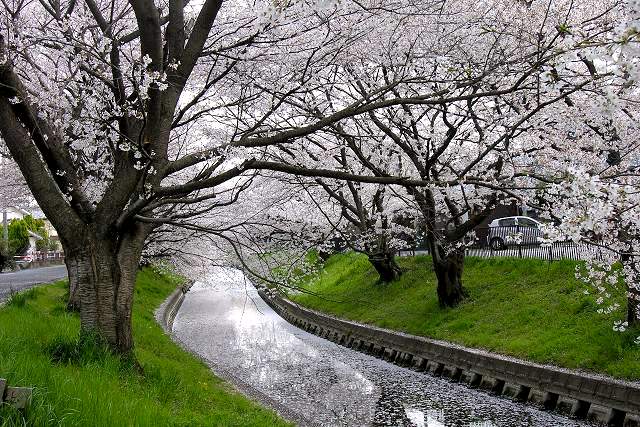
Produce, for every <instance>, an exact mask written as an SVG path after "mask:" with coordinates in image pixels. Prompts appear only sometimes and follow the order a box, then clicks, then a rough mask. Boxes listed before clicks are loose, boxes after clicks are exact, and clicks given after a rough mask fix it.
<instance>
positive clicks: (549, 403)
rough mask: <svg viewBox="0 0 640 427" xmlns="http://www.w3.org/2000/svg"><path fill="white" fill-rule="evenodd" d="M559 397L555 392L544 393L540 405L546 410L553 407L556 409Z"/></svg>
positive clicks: (551, 409) (550, 409)
mask: <svg viewBox="0 0 640 427" xmlns="http://www.w3.org/2000/svg"><path fill="white" fill-rule="evenodd" d="M559 398H560V396H558V394H557V393H551V392H546V393H544V396H543V397H542V405H543V406H544V409H546V410H547V411H553V410H554V409H556V406H557V405H558V399H559Z"/></svg>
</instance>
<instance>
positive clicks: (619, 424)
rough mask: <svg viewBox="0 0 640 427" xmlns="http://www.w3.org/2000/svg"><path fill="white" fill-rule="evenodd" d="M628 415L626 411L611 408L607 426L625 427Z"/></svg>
mask: <svg viewBox="0 0 640 427" xmlns="http://www.w3.org/2000/svg"><path fill="white" fill-rule="evenodd" d="M626 415H627V414H626V412H624V411H621V410H619V409H616V408H611V410H610V411H609V419H608V420H607V425H609V426H611V427H623V425H624V419H625V418H626Z"/></svg>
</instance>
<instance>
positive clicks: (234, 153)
mask: <svg viewBox="0 0 640 427" xmlns="http://www.w3.org/2000/svg"><path fill="white" fill-rule="evenodd" d="M3 4H4V6H5V7H4V10H2V11H0V20H1V24H0V25H1V26H2V28H1V33H2V38H1V39H0V135H2V138H3V140H4V142H5V143H6V146H7V148H8V150H9V152H10V154H11V156H12V158H13V160H14V161H15V162H16V163H17V164H18V166H19V167H20V170H21V171H22V174H23V175H24V177H25V180H26V182H27V184H28V186H29V188H30V191H31V192H32V194H33V196H34V197H35V198H36V200H37V201H38V204H39V205H40V206H41V208H42V210H43V211H44V213H45V214H46V215H47V217H48V218H49V219H50V221H51V222H52V224H53V225H54V227H55V228H56V230H57V231H58V233H59V235H60V239H61V242H62V245H63V247H64V250H65V253H66V262H67V268H68V272H69V279H70V287H71V295H72V298H75V300H74V301H72V303H73V304H74V305H78V306H79V310H80V318H81V327H82V330H83V331H91V330H95V331H97V332H98V333H99V334H100V335H102V336H103V337H104V338H105V339H106V340H107V342H109V343H110V344H111V346H112V347H113V348H114V349H116V350H118V351H120V352H124V353H126V352H130V351H131V349H132V346H133V338H132V336H131V307H132V299H133V287H134V283H135V277H136V272H137V268H138V264H139V261H140V258H141V256H142V253H143V250H144V248H145V242H146V241H147V240H148V239H149V238H150V236H153V234H152V233H153V232H154V230H155V231H156V233H157V234H156V236H162V235H163V234H164V235H165V236H167V235H168V234H167V232H166V231H167V228H169V229H170V228H171V227H176V226H178V225H183V224H182V223H184V222H186V221H185V218H189V217H198V216H203V217H207V215H206V214H207V212H208V213H211V212H215V209H214V208H215V207H216V206H218V204H217V202H216V200H215V199H216V197H218V194H219V190H220V189H221V188H224V189H229V188H234V187H237V185H240V186H241V187H242V186H243V184H242V183H243V182H245V180H249V181H247V182H251V177H252V176H253V174H254V172H251V171H252V170H263V171H271V173H274V174H276V175H278V176H280V174H290V175H295V176H300V177H313V178H320V179H324V180H336V179H337V180H346V181H350V182H363V183H370V184H378V185H400V186H402V187H403V188H405V189H407V191H409V189H412V188H419V187H422V188H424V190H419V191H417V192H416V191H414V192H413V193H412V194H413V195H414V197H415V200H416V202H418V204H420V200H419V197H418V196H415V194H420V195H421V196H422V197H424V199H425V200H426V202H425V203H424V212H425V216H426V218H427V219H429V220H432V221H433V220H434V218H435V217H436V210H435V204H436V202H438V203H441V202H443V203H444V204H445V205H446V209H447V210H446V211H445V212H449V213H448V215H450V218H453V219H454V220H453V221H450V222H452V223H453V224H454V225H455V226H456V227H457V229H458V231H454V232H453V234H452V235H451V236H448V237H447V240H446V241H441V239H440V238H439V237H438V236H436V233H435V227H433V226H431V228H427V232H429V230H431V231H430V232H431V234H432V235H431V236H430V239H431V242H432V244H433V246H434V247H435V249H437V250H436V251H434V253H435V254H436V255H437V256H436V258H437V259H438V260H437V262H438V263H442V262H444V263H445V264H444V267H443V270H442V271H443V272H444V275H445V276H446V277H445V276H443V279H442V280H441V282H443V283H445V285H446V286H445V288H446V293H445V294H444V299H441V301H442V302H443V304H445V305H454V304H455V303H457V302H458V301H459V300H460V298H461V295H462V294H463V289H462V284H461V282H460V280H459V273H460V268H461V265H460V262H459V260H458V261H456V258H455V257H453V258H452V257H451V256H450V253H451V250H452V249H451V248H450V247H449V246H451V245H449V243H453V246H452V247H455V244H456V242H457V241H458V236H459V235H460V236H461V235H462V234H464V233H463V232H466V231H467V226H468V224H470V223H471V222H473V221H476V219H473V218H474V217H470V218H469V219H467V220H463V219H462V217H463V215H464V213H465V212H467V211H468V213H469V214H470V215H475V214H476V212H477V208H476V205H478V202H477V200H483V199H491V198H492V196H491V195H490V193H491V191H496V185H495V182H494V181H495V180H496V179H498V178H500V180H499V181H500V183H501V184H500V185H501V187H500V192H501V193H503V194H508V195H509V196H510V197H514V198H519V199H522V198H523V197H524V196H522V195H518V194H517V193H516V192H514V191H513V190H512V189H511V188H510V187H511V184H510V181H509V180H512V181H513V180H517V182H515V185H518V186H522V185H524V183H523V182H522V180H520V178H523V179H524V177H521V176H520V173H521V172H520V168H516V167H512V166H511V165H512V164H513V156H512V155H511V153H512V152H513V151H518V152H520V151H524V150H525V149H526V147H527V144H528V143H529V142H525V140H524V139H523V140H522V142H513V141H514V140H516V139H518V138H517V137H519V136H521V135H525V134H526V133H527V132H528V130H529V128H530V127H532V126H533V124H532V122H533V121H535V123H537V124H538V126H542V123H544V119H548V116H544V119H543V118H540V120H537V118H538V117H539V116H540V115H541V113H542V112H543V111H545V110H546V108H547V107H549V106H551V105H558V104H559V103H560V102H561V101H562V100H565V99H567V97H568V96H570V95H572V94H574V93H578V92H581V91H584V90H588V89H590V88H593V86H594V85H596V84H597V82H600V81H602V80H603V78H605V77H606V75H605V76H602V75H600V73H591V72H590V71H589V67H587V66H586V65H585V63H584V61H582V60H581V59H580V57H579V56H578V57H577V59H573V60H566V59H565V58H566V56H567V55H568V54H569V53H571V52H574V53H575V52H578V53H579V52H580V51H581V49H582V48H583V46H585V45H590V44H597V43H599V42H600V38H599V37H600V35H601V34H603V33H606V31H608V27H609V26H610V25H609V24H610V22H611V21H610V15H611V13H613V11H614V7H613V6H614V4H613V3H612V4H608V3H607V4H601V2H598V4H597V5H596V4H591V3H590V2H589V3H588V4H585V5H574V4H573V2H570V1H566V2H544V4H542V3H540V4H539V3H538V2H534V3H532V4H530V5H528V4H524V3H522V2H518V1H507V0H503V1H492V2H486V3H484V4H482V5H478V4H476V3H475V2H468V1H462V0H457V1H450V2H449V1H448V2H442V1H436V0H433V1H423V2H418V3H416V2H408V1H407V2H404V1H394V2H384V3H382V2H380V1H378V0H371V1H370V2H364V3H363V2H337V3H334V2H329V1H297V2H294V1H283V2H280V1H278V2H269V1H261V2H257V3H256V4H255V5H254V4H249V3H234V4H230V3H228V2H225V3H224V4H223V2H222V1H221V0H205V1H204V2H202V3H199V4H197V5H196V4H190V3H189V2H187V1H182V0H169V1H167V2H166V3H165V2H160V3H157V2H153V1H151V0H130V1H128V2H125V1H121V0H110V1H107V0H84V1H81V2H77V1H74V0H71V1H69V2H59V1H50V0H43V1H41V2H37V3H36V2H33V3H28V2H24V1H19V0H14V1H13V2H9V1H5V2H3ZM425 29H428V31H425ZM569 35H571V37H569ZM560 65H563V67H564V68H563V67H560ZM579 67H582V68H579ZM584 68H586V69H587V72H584V71H583V69H584ZM602 84H604V83H602ZM407 109H408V111H407ZM378 111H384V112H382V113H377V112H378ZM400 115H404V117H405V119H404V121H399V117H400ZM412 117H413V118H412ZM376 119H377V120H379V121H380V123H382V124H383V125H384V126H383V127H380V126H378V124H377V123H376V122H375V120H376ZM364 120H366V121H367V122H368V123H367V124H366V126H365V125H363V124H362V123H363V121H364ZM412 120H413V121H414V122H415V123H416V126H417V127H418V129H417V130H418V134H419V137H417V140H415V141H414V139H411V140H410V138H416V136H415V135H416V134H415V132H414V133H413V134H412V132H413V129H412V125H411V122H412ZM536 120H537V121H536ZM432 122H433V125H432ZM371 123H373V125H371ZM418 123H420V124H419V125H418ZM336 124H340V125H341V126H340V127H341V128H342V129H344V132H346V133H347V135H353V134H354V133H355V129H356V128H362V127H363V126H365V127H364V128H366V129H370V130H371V131H372V132H375V133H374V135H384V136H385V138H384V139H380V138H378V137H375V138H372V139H371V141H369V142H370V144H367V142H368V141H367V140H366V138H359V139H358V140H357V143H358V144H360V145H361V146H357V147H356V148H357V149H354V147H353V146H350V145H349V144H346V145H345V144H344V141H345V139H344V138H342V139H340V138H338V139H336V138H331V139H329V138H327V141H324V143H323V144H320V145H311V144H313V143H314V142H313V141H314V140H316V139H317V138H316V137H318V138H321V137H322V136H323V135H324V134H327V133H328V134H335V132H336ZM374 125H375V126H374ZM384 127H387V128H389V130H391V132H389V133H387V132H385V129H384ZM452 127H453V128H455V129H456V130H455V132H454V131H453V130H452ZM376 129H377V130H376ZM392 134H393V135H395V136H398V137H399V138H400V141H398V140H397V138H394V137H393V136H392ZM451 134H454V136H453V137H451ZM412 135H413V136H412ZM310 136H313V138H309V137H310ZM523 138H524V136H523ZM347 140H348V139H347ZM340 141H343V142H340ZM409 141H410V142H411V144H413V145H411V144H409V145H411V149H409V150H405V149H403V148H402V147H403V144H405V145H406V144H407V143H408V142H409ZM416 141H417V142H416ZM527 141H530V139H529V140H527ZM380 144H383V145H384V147H383V148H384V149H382V150H381V149H380V147H378V145H380ZM341 146H342V147H344V148H346V149H348V150H349V152H350V153H352V154H351V155H352V156H353V157H352V158H353V159H358V161H359V162H361V164H364V165H366V170H367V173H366V174H362V173H361V170H362V169H361V166H357V167H353V166H352V165H351V164H349V165H348V166H344V165H343V166H342V167H339V168H335V167H333V166H335V165H334V164H333V161H326V160H327V159H328V158H329V156H330V155H331V154H332V153H334V152H335V150H336V149H338V150H339V149H340V148H341ZM390 147H391V148H393V149H394V150H395V152H396V153H397V156H396V157H398V158H401V159H402V160H401V161H400V160H398V162H397V164H398V168H397V170H395V171H394V172H393V173H389V172H385V173H378V172H376V168H377V166H375V165H376V164H377V163H378V164H380V162H378V161H376V162H372V165H373V166H374V167H370V165H368V164H367V161H369V158H375V156H378V157H379V156H380V154H379V153H381V152H389V150H388V148H390ZM327 150H329V151H327ZM412 151H416V152H420V153H421V155H422V156H423V157H422V158H421V159H420V161H417V162H414V161H413V159H411V152H412ZM282 152H288V153H289V158H288V159H287V161H283V158H282V156H280V155H279V154H281V153H282ZM505 153H506V154H505ZM388 157H389V158H394V156H388ZM376 160H382V159H379V158H378V159H376ZM387 160H388V159H387ZM509 162H512V163H509ZM420 164H423V165H425V167H426V173H423V172H422V171H421V169H420V166H419V165H420ZM494 164H495V166H492V165H494ZM500 164H503V165H508V166H507V167H505V166H500ZM478 172H481V173H484V174H482V175H480V176H476V173H478ZM503 175H504V176H505V177H506V178H504V179H503V178H502V177H503ZM526 177H527V179H532V174H531V173H529V172H527V173H526ZM467 187H469V188H467ZM456 188H457V189H459V190H453V191H452V190H451V189H456ZM463 190H464V191H463ZM230 191H231V192H230V193H229V194H234V193H233V190H230ZM385 191H387V190H385ZM412 191H413V190H412ZM242 193H243V191H240V192H236V193H235V194H242ZM467 194H472V195H473V200H472V201H469V199H468V197H467V196H466V195H467ZM239 197H240V196H238V197H234V196H232V197H231V198H230V199H229V200H228V202H229V203H237V202H238V200H239ZM258 197H259V195H258ZM225 203H226V202H225ZM481 205H482V206H486V205H487V203H484V204H481ZM238 206H241V205H240V204H238ZM482 206H481V208H480V210H482V209H484V207H482ZM218 207H220V206H218ZM452 207H454V208H455V209H458V211H459V214H458V213H455V209H452ZM285 216H286V215H285ZM280 217H282V216H280ZM208 218H210V217H208ZM210 225H211V227H208V228H213V229H214V230H217V229H219V227H220V225H219V224H213V223H212V224H210ZM183 228H184V227H183ZM223 228H224V227H223ZM192 231H195V232H199V231H202V230H199V229H198V228H197V227H195V228H193V229H192ZM218 234H219V237H221V238H222V239H223V240H224V238H225V236H226V237H228V235H227V234H225V233H218ZM151 238H152V239H153V237H151ZM169 239H170V237H169ZM445 278H447V280H448V281H447V280H444V279H445Z"/></svg>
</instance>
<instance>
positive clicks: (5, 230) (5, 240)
mask: <svg viewBox="0 0 640 427" xmlns="http://www.w3.org/2000/svg"><path fill="white" fill-rule="evenodd" d="M2 254H3V255H8V254H9V224H8V223H7V208H4V209H3V210H2Z"/></svg>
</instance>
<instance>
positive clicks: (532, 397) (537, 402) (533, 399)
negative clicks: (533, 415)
mask: <svg viewBox="0 0 640 427" xmlns="http://www.w3.org/2000/svg"><path fill="white" fill-rule="evenodd" d="M527 401H528V402H529V403H531V404H532V405H534V406H537V407H539V408H542V407H543V406H544V391H542V390H539V389H536V388H532V389H531V390H529V396H527Z"/></svg>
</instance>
